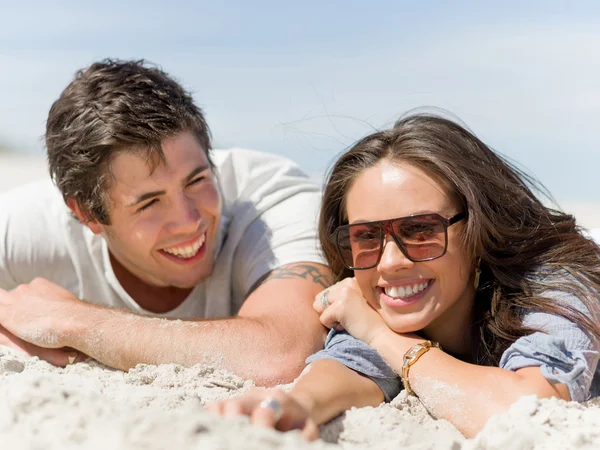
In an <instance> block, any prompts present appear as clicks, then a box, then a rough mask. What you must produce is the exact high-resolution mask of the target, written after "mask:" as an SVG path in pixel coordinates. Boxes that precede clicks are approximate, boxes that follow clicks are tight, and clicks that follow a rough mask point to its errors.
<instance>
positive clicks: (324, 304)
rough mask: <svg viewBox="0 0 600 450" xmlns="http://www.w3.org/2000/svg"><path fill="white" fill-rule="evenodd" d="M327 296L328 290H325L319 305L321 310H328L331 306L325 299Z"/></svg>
mask: <svg viewBox="0 0 600 450" xmlns="http://www.w3.org/2000/svg"><path fill="white" fill-rule="evenodd" d="M328 295H329V289H325V290H324V291H323V293H322V294H321V305H323V308H328V307H329V306H331V303H329V300H328V299H327V296H328Z"/></svg>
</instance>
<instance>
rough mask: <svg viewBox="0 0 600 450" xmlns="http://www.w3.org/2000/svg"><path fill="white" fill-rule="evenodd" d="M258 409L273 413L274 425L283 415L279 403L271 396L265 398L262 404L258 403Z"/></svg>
mask: <svg viewBox="0 0 600 450" xmlns="http://www.w3.org/2000/svg"><path fill="white" fill-rule="evenodd" d="M258 407H259V408H264V409H270V410H271V411H273V420H274V421H275V423H277V422H278V421H279V419H281V415H282V414H283V410H282V408H281V403H280V402H279V400H275V399H274V398H273V397H271V396H269V397H266V398H265V399H264V400H263V401H262V402H260V404H259V405H258Z"/></svg>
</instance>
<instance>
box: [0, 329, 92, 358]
mask: <svg viewBox="0 0 600 450" xmlns="http://www.w3.org/2000/svg"><path fill="white" fill-rule="evenodd" d="M0 346H2V347H8V348H11V349H14V350H18V351H21V352H23V353H25V354H27V355H29V356H37V357H38V358H40V359H43V360H44V361H46V362H49V363H50V364H52V365H55V366H60V367H64V366H66V365H67V364H73V363H75V362H80V361H83V360H84V359H85V358H86V356H85V355H83V354H82V353H80V352H77V351H75V350H72V349H71V350H62V349H55V348H43V347H38V346H36V345H33V344H30V343H29V342H25V341H24V340H23V339H19V338H18V337H16V336H14V335H12V334H11V333H9V332H8V331H7V330H6V329H4V328H2V327H0Z"/></svg>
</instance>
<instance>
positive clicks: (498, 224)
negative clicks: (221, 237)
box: [212, 115, 600, 437]
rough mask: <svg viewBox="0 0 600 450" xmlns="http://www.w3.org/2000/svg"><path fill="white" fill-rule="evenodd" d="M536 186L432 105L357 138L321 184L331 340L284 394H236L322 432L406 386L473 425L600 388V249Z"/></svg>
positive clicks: (461, 425)
mask: <svg viewBox="0 0 600 450" xmlns="http://www.w3.org/2000/svg"><path fill="white" fill-rule="evenodd" d="M533 186H535V182H534V181H533V180H531V179H529V178H528V177H527V176H526V175H524V174H522V173H520V172H519V171H518V170H517V169H515V168H514V167H512V166H511V165H510V164H508V163H507V162H506V161H504V160H503V159H502V158H501V157H499V156H498V155H497V154H495V153H494V152H493V151H492V150H491V149H490V148H489V147H488V146H486V145H485V144H484V143H483V142H481V141H480V140H479V139H478V138H477V137H476V136H474V135H473V134H472V133H470V132H469V131H467V130H466V129H464V128H463V127H461V126H459V125H457V124H455V123H453V122H451V121H448V120H446V119H443V118H439V117H435V116H427V115H415V116H409V117H407V118H405V119H402V120H400V121H399V122H398V123H396V125H395V126H394V127H393V128H392V129H389V130H385V131H381V132H377V133H374V134H372V135H370V136H367V137H366V138H364V139H363V140H361V141H360V142H358V143H357V144H355V145H354V146H353V147H352V148H351V149H350V150H349V151H348V152H346V153H345V154H344V155H342V156H341V157H340V159H339V160H338V161H337V162H336V163H335V165H334V167H333V169H332V171H331V173H330V174H329V177H328V180H327V184H326V188H325V192H324V194H323V203H322V210H321V216H320V224H319V228H320V229H319V231H320V237H321V245H322V247H323V250H324V253H325V256H326V258H327V261H328V263H329V265H330V268H331V269H332V271H333V273H334V275H335V277H336V281H337V283H336V284H335V285H333V286H332V287H330V288H329V289H327V290H325V291H324V292H322V293H321V294H319V295H318V296H317V297H316V299H315V302H314V304H313V307H314V308H315V309H316V310H317V312H318V313H319V314H320V316H321V322H322V323H323V324H324V325H325V326H327V327H328V328H331V329H332V330H331V332H330V334H329V336H328V338H327V342H326V347H325V349H324V350H323V351H321V352H319V353H317V354H315V355H313V356H311V357H310V358H309V359H308V362H309V363H310V366H311V370H310V371H308V372H307V373H305V375H304V376H302V377H301V378H300V379H299V380H298V382H297V383H296V384H295V385H294V387H293V388H292V390H291V391H290V392H289V393H288V394H286V393H283V392H280V391H269V392H266V393H264V392H251V393H249V394H247V395H246V396H243V397H242V398H241V399H238V400H233V401H230V402H229V403H233V404H237V405H238V410H241V411H242V412H245V413H247V414H250V415H252V418H253V421H254V422H255V423H261V424H267V425H270V426H275V427H277V428H278V429H280V430H288V429H293V428H303V429H304V431H305V435H306V436H308V437H315V436H316V431H315V430H316V428H315V426H314V425H315V424H319V423H322V422H325V421H327V420H329V419H331V418H333V417H335V416H336V415H338V414H340V413H341V412H343V411H344V410H346V409H348V408H350V407H352V406H366V405H377V404H378V403H380V402H381V401H382V400H386V401H390V400H391V399H392V398H393V397H395V396H396V395H397V394H398V393H399V392H400V390H401V389H402V387H404V388H405V390H406V392H407V393H408V394H409V395H416V396H418V397H419V398H420V399H421V401H422V402H423V404H424V405H425V406H426V407H427V408H428V409H429V411H430V412H431V413H432V414H433V415H434V416H436V417H439V418H443V419H446V420H448V421H450V422H452V423H453V424H454V425H455V426H456V427H457V428H458V429H460V430H461V431H462V432H463V433H465V434H466V435H473V434H475V433H476V432H477V431H478V430H480V429H481V428H482V427H483V425H484V424H485V423H486V421H487V419H488V418H489V417H491V416H492V415H493V414H495V413H498V412H500V411H503V410H506V409H508V407H509V406H510V405H511V404H512V403H513V402H515V401H516V400H517V399H519V398H520V397H522V396H524V395H530V394H533V395H537V396H539V397H558V398H562V399H566V400H574V401H578V402H582V401H584V400H587V399H588V398H590V397H592V396H597V395H598V394H600V373H599V372H598V370H597V364H598V358H599V356H600V326H599V325H598V323H600V322H599V320H598V319H599V318H600V307H599V301H598V300H599V292H600V248H599V247H598V246H597V245H596V244H595V243H594V242H593V241H592V240H590V239H588V238H586V237H585V236H584V235H583V234H582V233H581V232H580V229H579V227H578V226H577V224H576V223H575V220H574V218H573V217H572V216H569V215H567V214H564V213H562V212H560V211H556V210H552V209H549V208H547V207H545V206H544V205H543V204H542V203H541V202H540V201H539V200H538V198H537V197H536V196H535V195H534V193H533V192H532V189H531V187H533ZM265 396H268V397H270V398H271V399H272V400H275V401H276V403H275V406H273V402H272V401H271V402H266V403H260V401H261V400H263V399H264V398H265ZM236 402H237V403H236ZM212 408H213V410H215V411H217V412H227V411H232V410H235V408H234V407H232V406H230V405H229V404H228V403H225V404H215V405H213V406H212ZM270 410H275V412H276V413H277V414H275V416H277V417H275V416H274V415H273V414H271V412H270Z"/></svg>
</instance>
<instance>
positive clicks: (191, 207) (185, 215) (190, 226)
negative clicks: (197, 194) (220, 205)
mask: <svg viewBox="0 0 600 450" xmlns="http://www.w3.org/2000/svg"><path fill="white" fill-rule="evenodd" d="M172 213H173V215H172V216H171V223H172V224H173V227H175V228H176V229H177V231H179V232H182V231H183V232H187V231H189V232H192V233H193V232H195V231H196V230H197V229H198V224H199V223H200V220H201V219H202V216H201V214H200V211H199V210H198V206H197V205H196V201H195V199H194V198H192V197H189V196H187V195H185V194H182V195H181V196H179V197H178V198H177V200H176V202H175V207H174V208H173V211H172Z"/></svg>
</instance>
